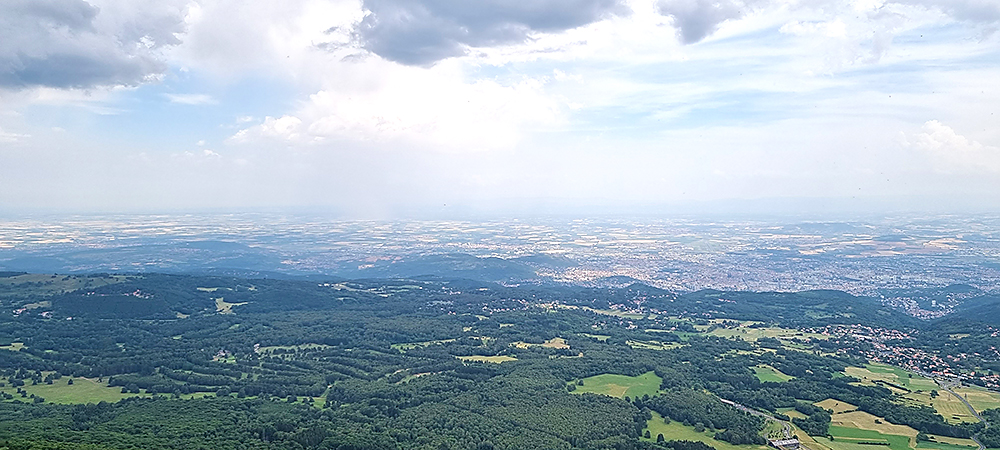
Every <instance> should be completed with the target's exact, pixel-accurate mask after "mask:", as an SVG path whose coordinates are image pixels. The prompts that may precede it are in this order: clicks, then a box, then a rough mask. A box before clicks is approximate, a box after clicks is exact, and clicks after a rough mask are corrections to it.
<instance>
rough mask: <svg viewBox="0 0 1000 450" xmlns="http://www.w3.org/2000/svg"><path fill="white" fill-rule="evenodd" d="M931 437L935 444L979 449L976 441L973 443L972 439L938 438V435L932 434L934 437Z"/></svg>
mask: <svg viewBox="0 0 1000 450" xmlns="http://www.w3.org/2000/svg"><path fill="white" fill-rule="evenodd" d="M930 437H931V439H934V441H935V442H940V443H942V444H951V445H962V446H965V447H974V448H978V447H979V445H978V444H976V441H973V440H972V439H962V438H954V437H948V436H938V435H936V434H932V435H930Z"/></svg>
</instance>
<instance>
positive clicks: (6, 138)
mask: <svg viewBox="0 0 1000 450" xmlns="http://www.w3.org/2000/svg"><path fill="white" fill-rule="evenodd" d="M28 137H31V136H28V135H26V134H17V133H8V132H6V131H4V130H3V128H0V142H17V141H20V140H23V139H24V138H28Z"/></svg>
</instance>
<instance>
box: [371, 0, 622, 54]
mask: <svg viewBox="0 0 1000 450" xmlns="http://www.w3.org/2000/svg"><path fill="white" fill-rule="evenodd" d="M364 6H365V9H366V10H368V11H369V12H370V14H369V15H368V16H367V17H366V18H365V19H364V20H363V21H362V22H361V24H360V25H359V26H358V28H357V29H356V30H355V34H356V38H357V40H358V41H359V43H360V44H361V46H362V47H363V48H365V49H366V50H368V51H370V52H372V53H375V54H377V55H379V56H381V57H383V58H385V59H388V60H392V61H396V62H399V63H402V64H409V65H427V64H433V63H435V62H437V61H440V60H442V59H445V58H448V57H452V56H460V55H462V54H464V53H465V49H466V47H467V46H473V47H484V46H493V45H500V44H510V43H516V42H522V41H524V40H525V39H527V38H528V35H529V33H531V32H557V31H564V30H568V29H571V28H576V27H579V26H582V25H586V24H589V23H592V22H595V21H597V20H600V19H603V18H605V17H608V16H612V15H624V14H627V13H628V12H629V9H628V7H626V6H625V5H624V2H623V0H531V1H526V0H480V1H474V2H473V1H468V0H365V2H364Z"/></svg>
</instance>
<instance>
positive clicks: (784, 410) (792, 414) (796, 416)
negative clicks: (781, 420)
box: [778, 408, 807, 419]
mask: <svg viewBox="0 0 1000 450" xmlns="http://www.w3.org/2000/svg"><path fill="white" fill-rule="evenodd" d="M778 412H780V413H782V414H784V415H786V416H788V417H791V418H793V419H805V418H806V417H807V416H806V415H805V414H802V413H800V412H798V411H796V410H795V408H778Z"/></svg>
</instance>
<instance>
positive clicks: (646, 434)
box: [642, 430, 649, 439]
mask: <svg viewBox="0 0 1000 450" xmlns="http://www.w3.org/2000/svg"><path fill="white" fill-rule="evenodd" d="M642 437H644V438H646V439H649V430H646V432H645V433H643V434H642Z"/></svg>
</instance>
